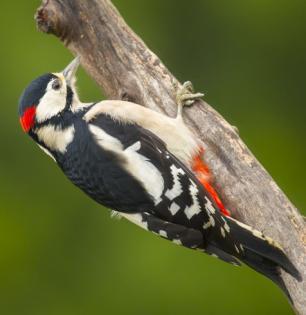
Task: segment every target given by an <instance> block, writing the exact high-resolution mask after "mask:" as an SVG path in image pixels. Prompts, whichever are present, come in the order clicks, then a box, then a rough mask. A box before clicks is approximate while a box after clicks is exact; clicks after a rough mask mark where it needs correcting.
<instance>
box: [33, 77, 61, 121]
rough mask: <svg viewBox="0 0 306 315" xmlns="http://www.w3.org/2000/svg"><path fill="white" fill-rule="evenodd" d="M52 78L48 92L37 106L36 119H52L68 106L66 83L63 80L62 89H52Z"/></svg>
mask: <svg viewBox="0 0 306 315" xmlns="http://www.w3.org/2000/svg"><path fill="white" fill-rule="evenodd" d="M53 81H54V80H52V81H51V82H50V83H49V84H48V86H47V88H46V93H45V94H44V96H43V97H42V98H41V99H40V101H39V104H38V106H37V108H36V120H37V122H43V121H45V120H47V119H50V118H51V117H53V116H56V115H57V114H58V113H60V112H61V111H62V110H64V108H65V106H66V95H67V91H66V83H65V81H63V80H62V87H61V88H60V90H54V89H52V83H53Z"/></svg>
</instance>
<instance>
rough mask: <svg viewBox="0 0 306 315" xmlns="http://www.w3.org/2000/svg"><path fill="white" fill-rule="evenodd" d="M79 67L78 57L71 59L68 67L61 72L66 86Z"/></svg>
mask: <svg viewBox="0 0 306 315" xmlns="http://www.w3.org/2000/svg"><path fill="white" fill-rule="evenodd" d="M79 65H80V56H77V57H76V58H75V59H73V60H72V61H71V62H70V63H69V65H68V66H67V67H66V68H65V69H64V70H63V71H62V74H63V76H64V77H65V79H66V81H67V84H68V85H69V84H70V83H71V82H72V81H73V79H74V77H75V74H76V72H77V70H78V68H79Z"/></svg>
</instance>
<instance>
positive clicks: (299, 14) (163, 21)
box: [0, 0, 306, 315]
mask: <svg viewBox="0 0 306 315" xmlns="http://www.w3.org/2000/svg"><path fill="white" fill-rule="evenodd" d="M39 3H40V1H38V0H36V1H34V0H27V1H2V3H1V13H0V14H1V19H0V26H1V28H0V29H1V31H0V32H1V49H0V63H1V74H0V82H1V116H0V117H1V125H0V130H1V133H0V137H1V139H0V141H1V155H0V161H1V163H0V174H1V182H0V194H1V203H0V314H3V315H13V314H23V315H36V314H37V315H38V314H39V315H41V314H43V315H69V314H74V315H78V314H90V315H91V314H92V315H95V314H133V315H138V314H141V315H142V314H146V315H150V314H160V315H162V314H168V315H170V314H184V315H186V314H193V315H197V314H199V315H200V314H201V315H202V314H209V315H214V314H227V315H231V314H235V315H239V314H261V315H264V314H279V315H281V314H292V311H291V310H290V307H289V305H288V303H287V301H286V299H285V297H284V296H283V294H282V293H281V292H280V290H278V288H277V287H276V286H274V285H273V284H272V283H271V282H269V281H268V280H266V279H265V278H264V277H262V276H260V275H258V274H256V273H255V272H253V271H251V270H250V269H248V268H245V267H244V268H234V267H232V266H230V265H226V264H225V263H222V262H219V261H217V260H215V259H214V258H211V257H208V256H205V255H203V254H200V253H197V252H192V251H190V250H187V249H183V248H181V247H178V246H174V245H172V244H171V243H170V242H166V241H164V240H161V239H159V238H157V237H155V236H153V235H151V234H149V233H146V232H144V231H142V230H140V229H139V228H138V227H136V226H133V225H132V224H130V223H128V222H125V221H124V220H120V221H118V220H112V219H110V216H109V213H108V211H105V209H102V208H101V207H100V206H98V205H96V204H95V203H94V202H93V201H91V200H90V199H89V198H87V197H86V196H85V195H84V194H83V193H81V191H79V190H78V189H77V188H75V187H74V186H73V185H72V184H70V183H69V182H68V180H67V179H65V177H64V176H63V175H62V174H61V172H60V170H59V169H58V168H57V167H56V165H55V164H54V163H53V162H52V161H51V160H50V159H49V158H48V157H47V156H45V155H44V154H42V152H41V151H40V150H39V148H38V147H37V146H36V145H34V143H33V142H32V141H31V140H30V139H29V138H28V137H26V136H25V135H24V134H23V132H22V131H21V128H20V126H19V122H18V116H17V102H18V98H19V95H20V94H21V92H22V90H23V88H24V87H25V86H26V85H27V84H28V83H29V81H30V80H32V79H33V78H35V77H36V76H38V75H40V74H42V73H45V72H49V71H58V70H61V69H63V68H64V66H65V65H66V64H67V63H68V62H69V61H70V60H71V58H72V56H71V54H70V53H69V52H68V51H67V50H66V49H65V48H64V47H63V45H62V44H61V43H60V42H59V41H58V40H57V39H56V38H55V37H52V36H47V35H44V34H42V33H39V32H38V31H37V30H36V27H35V23H34V20H33V15H34V12H35V10H36V8H37V7H38V5H39ZM114 3H115V4H116V5H117V7H118V9H119V10H120V11H121V13H122V14H123V16H124V17H125V18H126V20H127V21H128V23H129V24H130V25H131V26H132V27H133V28H134V30H135V31H136V32H137V33H138V34H139V35H140V36H141V37H142V38H143V39H144V40H145V42H146V43H147V44H148V45H149V47H151V48H152V49H153V50H154V51H155V52H156V53H157V54H158V55H159V56H160V57H161V59H162V60H163V61H164V62H165V63H166V65H167V66H168V67H169V68H170V69H171V70H172V72H173V73H174V74H175V75H176V76H177V77H178V78H179V79H180V80H181V81H184V80H187V79H188V80H192V81H193V83H194V85H195V87H196V89H197V90H201V91H204V92H205V93H206V100H207V101H208V102H209V103H210V104H212V105H213V106H214V107H215V108H216V109H217V110H218V111H219V112H220V113H221V114H222V115H223V116H224V117H225V118H226V119H227V120H228V121H230V122H231V123H232V124H234V125H236V126H238V127H239V130H240V134H241V136H242V138H243V139H244V140H245V142H246V143H247V144H248V146H249V147H250V148H251V150H252V151H253V152H254V153H255V155H256V156H257V157H258V159H259V160H260V161H261V162H262V163H263V165H264V166H265V167H266V168H267V169H268V170H269V172H270V173H271V174H272V176H273V177H274V178H275V180H276V181H277V183H278V184H279V185H280V186H281V188H282V189H283V190H284V191H285V192H286V193H287V195H288V196H289V198H290V199H291V200H292V201H293V202H294V203H295V205H296V206H297V207H298V208H300V209H301V211H302V212H304V213H305V210H306V195H305V178H306V164H305V160H306V149H305V143H306V141H305V133H306V106H305V104H306V93H305V85H306V80H305V70H306V40H305V34H306V19H305V12H306V11H305V9H306V2H305V1H304V0H301V1H298V0H291V1H288V0H286V1H284V0H223V1H222V0H190V1H188V2H185V1H177V0H176V1H175V0H154V1H153V0H152V1H150V0H146V1H144V0H114ZM79 87H80V93H81V96H82V99H83V100H84V101H93V100H99V99H101V98H102V94H101V91H100V90H99V89H98V88H97V86H96V85H95V83H94V82H93V81H92V80H91V79H90V78H89V77H87V76H86V74H85V73H84V72H83V71H80V72H79Z"/></svg>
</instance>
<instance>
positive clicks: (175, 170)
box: [165, 165, 185, 200]
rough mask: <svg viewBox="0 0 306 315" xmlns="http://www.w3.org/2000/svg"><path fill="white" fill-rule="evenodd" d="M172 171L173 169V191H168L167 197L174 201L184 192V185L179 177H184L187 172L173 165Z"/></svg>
mask: <svg viewBox="0 0 306 315" xmlns="http://www.w3.org/2000/svg"><path fill="white" fill-rule="evenodd" d="M170 169H171V174H172V176H173V182H174V184H173V187H172V188H171V189H168V190H167V191H166V192H165V196H166V197H167V198H168V199H169V200H173V199H175V198H176V197H178V196H179V195H180V194H181V193H182V192H183V189H182V185H181V183H180V180H179V175H184V174H185V172H184V171H183V170H182V169H181V168H177V167H176V166H175V165H171V167H170Z"/></svg>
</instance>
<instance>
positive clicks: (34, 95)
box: [19, 57, 80, 133]
mask: <svg viewBox="0 0 306 315" xmlns="http://www.w3.org/2000/svg"><path fill="white" fill-rule="evenodd" d="M79 64H80V58H79V57H77V58H75V59H74V60H73V61H72V62H71V63H70V64H69V65H68V66H67V67H66V68H65V69H64V70H63V71H62V72H59V73H47V74H44V75H42V76H40V77H38V78H37V79H35V80H34V81H32V82H31V83H30V84H29V85H28V87H27V88H26V89H25V90H24V92H23V93H22V95H21V97H20V100H19V119H20V123H21V126H22V129H23V130H24V131H25V132H27V133H29V132H30V131H31V130H33V129H34V128H35V127H36V126H37V125H39V124H43V123H48V121H49V120H51V119H52V118H54V117H56V116H59V115H61V114H62V113H63V112H64V111H67V110H71V109H72V108H73V107H74V106H77V104H78V103H79V102H80V101H79V98H78V95H77V93H76V89H75V81H76V79H75V74H76V71H77V69H78V67H79Z"/></svg>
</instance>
